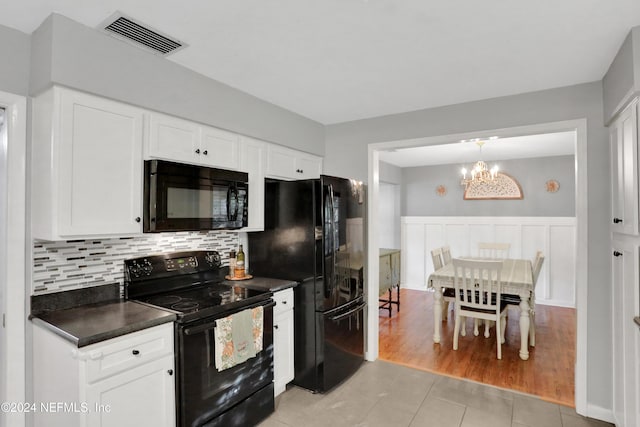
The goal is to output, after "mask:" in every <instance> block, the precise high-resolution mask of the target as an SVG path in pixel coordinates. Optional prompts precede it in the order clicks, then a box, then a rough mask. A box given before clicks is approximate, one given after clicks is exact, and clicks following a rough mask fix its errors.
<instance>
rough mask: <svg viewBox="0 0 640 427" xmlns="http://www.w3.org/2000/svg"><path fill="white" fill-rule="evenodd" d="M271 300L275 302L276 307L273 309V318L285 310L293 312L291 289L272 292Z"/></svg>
mask: <svg viewBox="0 0 640 427" xmlns="http://www.w3.org/2000/svg"><path fill="white" fill-rule="evenodd" d="M273 300H274V301H275V302H276V306H275V307H274V308H273V315H274V316H276V315H278V314H280V313H282V312H285V311H287V310H293V288H289V289H284V290H282V291H278V292H274V293H273Z"/></svg>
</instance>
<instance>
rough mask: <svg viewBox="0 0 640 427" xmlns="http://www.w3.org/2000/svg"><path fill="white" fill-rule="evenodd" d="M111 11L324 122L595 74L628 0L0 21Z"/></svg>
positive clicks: (100, 5) (367, 5)
mask: <svg viewBox="0 0 640 427" xmlns="http://www.w3.org/2000/svg"><path fill="white" fill-rule="evenodd" d="M116 10H119V11H121V12H123V13H124V14H126V15H128V16H130V17H132V18H135V19H137V20H140V21H142V22H143V23H145V24H147V25H149V26H151V27H154V28H156V29H158V30H160V31H162V32H164V33H167V34H168V35H170V36H173V37H175V38H177V39H179V40H181V41H183V42H185V43H187V44H188V45H189V47H188V48H186V49H183V50H182V51H179V52H176V53H175V54H174V55H173V56H170V57H169V60H171V61H175V62H177V63H179V64H182V65H184V66H185V67H188V68H191V69H193V70H195V71H197V72H200V73H202V74H204V75H207V76H209V77H211V78H213V79H215V80H218V81H220V82H223V83H226V84H228V85H230V86H232V87H235V88H237V89H240V90H242V91H245V92H248V93H250V94H252V95H255V96H257V97H259V98H262V99H264V100H266V101H269V102H272V103H274V104H276V105H279V106H281V107H284V108H286V109H289V110H291V111H294V112H296V113H298V114H301V115H303V116H306V117H308V118H311V119H313V120H316V121H318V122H321V123H324V124H330V123H337V122H343V121H349V120H354V119H360V118H367V117H374V116H379V115H385V114H392V113H399V112H404V111H411V110H416V109H421V108H428V107H434V106H440V105H449V104H455V103H460V102H465V101H471V100H478V99H486V98H493V97H497V96H503V95H510V94H516V93H523V92H530V91H535V90H541V89H548V88H553V87H560V86H567V85H572V84H577V83H583V82H590V81H595V80H600V79H601V78H602V76H603V75H604V73H605V71H606V70H607V68H608V66H609V64H610V63H611V60H612V59H613V57H614V55H615V53H616V52H617V50H618V48H619V47H620V45H621V44H622V41H623V40H624V38H625V36H626V35H627V33H628V32H629V29H630V28H632V27H633V26H636V25H639V24H640V1H638V0H607V1H605V0H562V1H558V0H540V1H528V2H522V1H505V0H483V1H474V0H449V1H425V0H404V1H397V0H321V1H309V0H190V1H186V2H176V1H174V0H136V1H130V0H100V1H81V0H17V1H4V2H2V4H1V5H0V24H2V25H5V26H8V27H12V28H15V29H18V30H21V31H23V32H26V33H31V32H32V31H33V30H34V29H36V28H37V27H38V26H39V25H40V23H41V22H42V21H43V20H44V19H45V18H46V17H47V16H48V15H49V14H50V13H51V12H54V11H55V12H58V13H60V14H62V15H65V16H67V17H69V18H71V19H74V20H76V21H79V22H81V23H83V24H85V25H87V26H90V27H95V26H97V25H98V24H99V23H101V22H102V21H103V20H104V19H106V18H107V17H108V16H110V15H111V14H113V13H114V12H115V11H116Z"/></svg>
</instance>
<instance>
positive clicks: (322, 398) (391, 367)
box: [260, 360, 611, 427]
mask: <svg viewBox="0 0 640 427" xmlns="http://www.w3.org/2000/svg"><path fill="white" fill-rule="evenodd" d="M610 425H611V424H608V423H605V422H602V421H597V420H593V419H588V418H584V417H582V416H580V415H577V414H576V412H575V411H574V410H573V409H572V408H568V407H565V406H560V405H555V404H553V403H548V402H545V401H543V400H540V399H538V398H536V397H531V396H528V395H524V394H520V393H517V392H512V391H507V390H502V389H498V388H495V387H492V386H487V385H483V384H478V383H474V382H470V381H465V380H459V379H454V378H449V377H445V376H440V375H435V374H431V373H428V372H423V371H419V370H416V369H412V368H407V367H404V366H400V365H395V364H392V363H388V362H383V361H380V360H378V361H375V362H365V364H364V365H363V366H362V367H361V368H360V370H359V371H358V372H356V373H355V374H354V375H353V376H352V377H351V378H349V379H348V380H347V381H345V382H344V383H343V384H341V385H340V386H339V387H337V388H336V389H334V390H332V391H331V392H329V393H327V394H324V395H322V394H312V393H310V392H308V391H306V390H304V389H301V388H298V387H293V386H290V388H289V389H288V390H287V391H286V392H284V393H283V394H281V395H280V396H278V398H277V399H276V411H275V412H274V413H273V414H272V415H271V416H270V417H269V418H268V419H267V420H265V421H264V422H263V423H262V424H260V426H261V427H287V426H289V427H299V426H305V427H307V426H309V427H313V426H330V427H341V426H349V427H351V426H363V427H364V426H384V427H399V426H411V427H414V426H429V427H502V426H505V427H587V426H610Z"/></svg>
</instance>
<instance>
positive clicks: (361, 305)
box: [329, 302, 367, 322]
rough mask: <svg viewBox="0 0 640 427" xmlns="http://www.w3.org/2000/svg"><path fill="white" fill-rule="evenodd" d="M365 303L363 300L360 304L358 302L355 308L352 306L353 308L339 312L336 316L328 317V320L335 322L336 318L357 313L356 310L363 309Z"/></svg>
mask: <svg viewBox="0 0 640 427" xmlns="http://www.w3.org/2000/svg"><path fill="white" fill-rule="evenodd" d="M366 305H367V303H366V302H363V303H362V304H360V305H359V306H357V307H356V308H354V309H353V310H349V311H347V312H346V313H343V314H339V315H337V316H333V317H330V318H329V320H331V321H332V322H336V321H338V320H342V319H344V318H345V317H349V316H351V315H352V314H353V313H357V312H358V311H362V310H363V309H364V307H365V306H366Z"/></svg>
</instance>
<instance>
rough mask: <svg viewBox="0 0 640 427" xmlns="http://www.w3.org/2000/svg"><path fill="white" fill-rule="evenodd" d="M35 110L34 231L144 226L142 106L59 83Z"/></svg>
mask: <svg viewBox="0 0 640 427" xmlns="http://www.w3.org/2000/svg"><path fill="white" fill-rule="evenodd" d="M33 113H34V114H33V147H32V171H33V172H32V177H33V178H32V212H33V216H32V218H33V224H32V227H33V237H35V238H39V239H45V240H67V239H70V238H74V237H89V236H107V235H114V234H120V235H128V234H136V233H141V232H142V224H141V222H140V218H141V216H142V140H143V117H144V115H143V111H142V110H141V109H138V108H135V107H131V106H129V105H125V104H121V103H118V102H114V101H110V100H106V99H103V98H99V97H96V96H92V95H88V94H84V93H80V92H75V91H72V90H68V89H63V88H57V87H56V88H53V89H51V90H49V91H47V92H46V93H44V94H43V95H41V96H39V97H37V98H35V99H34V101H33Z"/></svg>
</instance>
